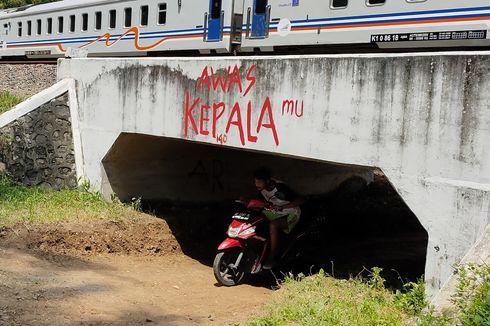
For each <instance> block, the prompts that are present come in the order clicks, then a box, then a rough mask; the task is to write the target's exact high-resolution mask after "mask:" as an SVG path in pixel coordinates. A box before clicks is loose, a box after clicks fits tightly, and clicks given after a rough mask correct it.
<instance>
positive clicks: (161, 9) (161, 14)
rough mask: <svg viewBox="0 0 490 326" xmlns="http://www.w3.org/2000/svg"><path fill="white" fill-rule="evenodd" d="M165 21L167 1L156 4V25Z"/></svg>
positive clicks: (163, 23)
mask: <svg viewBox="0 0 490 326" xmlns="http://www.w3.org/2000/svg"><path fill="white" fill-rule="evenodd" d="M166 23H167V3H160V4H158V25H165V24H166Z"/></svg>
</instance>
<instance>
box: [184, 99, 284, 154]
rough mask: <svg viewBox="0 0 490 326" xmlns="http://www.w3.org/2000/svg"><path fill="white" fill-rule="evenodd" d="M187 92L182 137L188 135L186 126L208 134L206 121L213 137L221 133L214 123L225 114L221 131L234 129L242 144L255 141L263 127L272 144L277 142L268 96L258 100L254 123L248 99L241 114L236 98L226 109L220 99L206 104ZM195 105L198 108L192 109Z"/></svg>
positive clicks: (241, 109)
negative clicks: (256, 117)
mask: <svg viewBox="0 0 490 326" xmlns="http://www.w3.org/2000/svg"><path fill="white" fill-rule="evenodd" d="M190 96H191V95H190V92H187V93H186V97H185V98H186V99H185V113H184V135H185V137H186V138H187V137H188V136H189V129H190V130H191V131H192V132H193V133H194V134H195V135H202V136H207V135H209V134H210V131H209V129H207V126H209V124H211V134H212V136H213V138H217V137H219V136H222V135H218V133H217V125H218V122H219V121H220V120H221V119H222V118H223V116H225V119H226V120H225V121H226V128H225V132H224V134H225V135H228V134H229V133H230V131H231V130H235V131H237V132H238V136H239V137H240V143H241V144H242V145H243V146H245V142H246V141H248V142H251V143H256V142H257V139H258V135H260V134H261V133H262V132H264V131H269V132H270V133H271V134H272V137H273V139H274V143H275V144H276V146H279V136H278V134H277V128H276V124H275V121H274V112H273V111H272V105H271V101H270V99H269V98H268V97H267V98H266V99H265V101H264V103H263V104H262V108H261V110H260V114H259V117H258V119H257V120H256V121H257V122H256V123H254V119H253V118H254V117H253V111H252V107H253V105H252V101H248V103H247V105H246V112H245V114H243V108H244V107H245V106H243V107H242V106H241V105H240V103H239V102H235V104H234V105H233V106H232V107H231V109H230V108H229V107H228V108H227V106H226V104H225V103H223V102H218V103H213V104H212V105H210V104H208V103H200V101H201V98H200V97H198V98H197V99H196V100H195V101H191V100H190ZM198 105H199V106H198ZM198 107H199V110H196V109H197V108H198ZM209 111H211V119H210V118H209V113H208V112H209ZM225 113H226V115H225ZM195 114H197V116H198V118H197V119H196V118H195ZM245 137H246V138H245Z"/></svg>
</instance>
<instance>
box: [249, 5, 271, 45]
mask: <svg viewBox="0 0 490 326" xmlns="http://www.w3.org/2000/svg"><path fill="white" fill-rule="evenodd" d="M269 20H270V6H269V5H268V0H254V5H253V14H252V35H251V36H252V38H266V37H267V36H268V35H269Z"/></svg>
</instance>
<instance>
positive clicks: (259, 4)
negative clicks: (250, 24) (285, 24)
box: [255, 0, 267, 14]
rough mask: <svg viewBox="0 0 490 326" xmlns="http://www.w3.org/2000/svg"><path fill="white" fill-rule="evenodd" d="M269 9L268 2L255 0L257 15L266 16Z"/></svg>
mask: <svg viewBox="0 0 490 326" xmlns="http://www.w3.org/2000/svg"><path fill="white" fill-rule="evenodd" d="M266 9H267V0H255V13H256V14H265V10H266Z"/></svg>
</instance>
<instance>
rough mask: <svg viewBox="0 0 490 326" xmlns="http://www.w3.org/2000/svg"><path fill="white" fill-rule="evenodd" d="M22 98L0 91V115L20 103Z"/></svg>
mask: <svg viewBox="0 0 490 326" xmlns="http://www.w3.org/2000/svg"><path fill="white" fill-rule="evenodd" d="M22 100H23V99H22V98H21V97H18V96H15V95H13V94H11V93H9V92H6V91H0V114H2V113H4V112H7V111H8V110H10V109H11V108H13V107H14V106H16V105H17V104H19V103H20V102H22Z"/></svg>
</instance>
